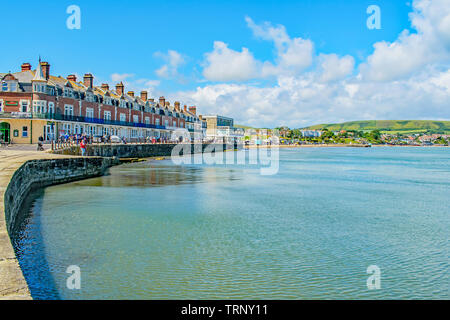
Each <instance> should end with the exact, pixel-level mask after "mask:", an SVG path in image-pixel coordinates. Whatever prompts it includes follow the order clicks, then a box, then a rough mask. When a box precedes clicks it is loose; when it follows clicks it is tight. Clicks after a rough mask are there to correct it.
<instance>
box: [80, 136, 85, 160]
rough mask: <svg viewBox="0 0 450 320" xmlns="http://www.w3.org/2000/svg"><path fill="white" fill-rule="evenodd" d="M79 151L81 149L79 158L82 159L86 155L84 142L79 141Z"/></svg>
mask: <svg viewBox="0 0 450 320" xmlns="http://www.w3.org/2000/svg"><path fill="white" fill-rule="evenodd" d="M80 149H81V156H82V157H84V155H85V154H86V141H84V139H83V140H81V142H80Z"/></svg>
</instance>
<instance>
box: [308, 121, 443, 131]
mask: <svg viewBox="0 0 450 320" xmlns="http://www.w3.org/2000/svg"><path fill="white" fill-rule="evenodd" d="M304 129H315V130H320V129H328V130H330V131H340V130H347V131H348V130H356V131H371V130H380V131H382V132H390V133H420V132H431V133H450V121H434V120H366V121H351V122H343V123H333V124H317V125H314V126H310V127H307V128H304Z"/></svg>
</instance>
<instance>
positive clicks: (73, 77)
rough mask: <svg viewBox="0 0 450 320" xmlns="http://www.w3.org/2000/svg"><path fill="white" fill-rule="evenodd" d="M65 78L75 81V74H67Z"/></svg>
mask: <svg viewBox="0 0 450 320" xmlns="http://www.w3.org/2000/svg"><path fill="white" fill-rule="evenodd" d="M67 80H70V81H73V82H77V76H76V75H74V74H69V75H68V76H67Z"/></svg>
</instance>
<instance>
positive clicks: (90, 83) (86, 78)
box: [83, 73, 94, 89]
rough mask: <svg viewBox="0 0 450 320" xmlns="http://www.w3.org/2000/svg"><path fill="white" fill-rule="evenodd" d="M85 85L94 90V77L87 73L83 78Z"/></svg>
mask: <svg viewBox="0 0 450 320" xmlns="http://www.w3.org/2000/svg"><path fill="white" fill-rule="evenodd" d="M83 83H84V85H85V86H86V87H88V88H91V89H92V87H93V86H94V76H93V75H92V74H90V73H86V74H85V75H84V77H83Z"/></svg>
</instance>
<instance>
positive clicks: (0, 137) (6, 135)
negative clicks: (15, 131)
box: [0, 122, 11, 143]
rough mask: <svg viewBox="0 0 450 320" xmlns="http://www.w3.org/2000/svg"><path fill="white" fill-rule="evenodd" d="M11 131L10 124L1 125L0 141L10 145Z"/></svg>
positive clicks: (3, 123)
mask: <svg viewBox="0 0 450 320" xmlns="http://www.w3.org/2000/svg"><path fill="white" fill-rule="evenodd" d="M10 131H11V126H10V125H9V123H8V122H2V123H0V141H1V142H5V143H9V142H10Z"/></svg>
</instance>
